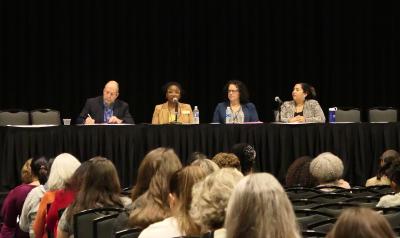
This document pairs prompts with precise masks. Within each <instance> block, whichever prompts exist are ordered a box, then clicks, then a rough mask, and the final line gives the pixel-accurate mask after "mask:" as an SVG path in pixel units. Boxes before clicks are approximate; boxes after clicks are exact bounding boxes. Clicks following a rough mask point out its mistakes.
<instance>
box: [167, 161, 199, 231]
mask: <svg viewBox="0 0 400 238" xmlns="http://www.w3.org/2000/svg"><path fill="white" fill-rule="evenodd" d="M205 176H206V174H205V172H204V171H203V169H202V168H200V167H199V166H187V167H184V168H183V169H180V170H178V171H176V172H175V173H174V174H173V175H172V177H171V180H170V182H169V190H170V193H171V194H173V195H174V197H175V198H176V205H175V206H176V209H174V214H173V216H174V217H176V218H177V220H178V224H179V228H180V230H181V231H182V232H183V233H185V234H186V235H193V234H198V233H199V231H200V228H199V226H197V225H196V224H195V223H194V222H193V220H192V218H191V217H190V216H189V209H190V204H191V202H192V187H193V185H194V184H195V183H197V182H199V181H201V180H202V179H204V178H205Z"/></svg>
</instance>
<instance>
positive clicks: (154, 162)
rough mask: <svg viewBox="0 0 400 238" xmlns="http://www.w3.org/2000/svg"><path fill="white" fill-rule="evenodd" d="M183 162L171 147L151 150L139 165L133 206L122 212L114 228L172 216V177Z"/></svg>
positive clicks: (115, 229) (135, 225) (143, 223)
mask: <svg viewBox="0 0 400 238" xmlns="http://www.w3.org/2000/svg"><path fill="white" fill-rule="evenodd" d="M181 168H182V164H181V162H180V160H179V158H178V156H177V155H176V154H175V152H174V150H173V149H170V148H163V147H160V148H157V149H154V150H152V151H150V152H149V153H148V154H147V155H146V156H145V157H144V159H143V161H142V162H141V164H140V166H139V172H138V177H137V182H136V185H135V187H134V189H133V191H132V195H131V198H132V201H133V203H132V205H130V206H128V207H127V211H126V212H123V213H121V214H120V215H119V216H118V217H117V220H116V222H115V224H114V231H118V230H123V229H126V228H130V227H133V228H142V229H144V228H146V227H147V226H148V225H150V224H152V223H155V222H158V221H161V220H163V219H165V218H167V217H169V216H170V209H169V206H168V194H169V189H168V186H169V184H168V183H169V180H170V178H171V176H172V174H173V173H175V172H176V171H177V170H179V169H181Z"/></svg>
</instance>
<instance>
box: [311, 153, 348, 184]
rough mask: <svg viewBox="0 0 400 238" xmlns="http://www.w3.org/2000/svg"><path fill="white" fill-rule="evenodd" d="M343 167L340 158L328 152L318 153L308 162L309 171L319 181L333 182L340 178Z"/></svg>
mask: <svg viewBox="0 0 400 238" xmlns="http://www.w3.org/2000/svg"><path fill="white" fill-rule="evenodd" d="M343 169H344V168H343V162H342V160H341V159H340V158H339V157H337V156H336V155H334V154H332V153H330V152H325V153H322V154H320V155H318V156H317V157H315V159H313V160H312V161H311V164H310V173H311V174H312V175H313V176H314V177H315V178H316V179H317V180H318V182H319V183H327V182H334V181H336V180H338V179H340V178H342V175H343Z"/></svg>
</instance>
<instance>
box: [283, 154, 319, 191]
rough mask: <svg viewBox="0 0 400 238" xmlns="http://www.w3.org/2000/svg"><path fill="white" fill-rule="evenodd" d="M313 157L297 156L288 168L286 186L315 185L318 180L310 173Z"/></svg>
mask: <svg viewBox="0 0 400 238" xmlns="http://www.w3.org/2000/svg"><path fill="white" fill-rule="evenodd" d="M311 161H312V157H310V156H302V157H300V158H297V159H296V160H295V161H294V162H293V163H292V164H291V165H290V166H289V168H288V172H287V174H286V186H287V187H293V186H302V187H314V186H316V185H317V180H316V179H315V178H314V177H313V176H312V175H311V173H310V164H311Z"/></svg>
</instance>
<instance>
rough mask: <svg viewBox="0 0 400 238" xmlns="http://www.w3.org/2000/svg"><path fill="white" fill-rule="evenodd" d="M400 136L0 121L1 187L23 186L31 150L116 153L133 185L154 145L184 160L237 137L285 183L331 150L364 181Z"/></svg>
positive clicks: (263, 127) (390, 130)
mask: <svg viewBox="0 0 400 238" xmlns="http://www.w3.org/2000/svg"><path fill="white" fill-rule="evenodd" d="M399 136H400V123H388V124H369V123H356V124H303V125H288V124H251V125H250V124H247V125H212V124H202V125H145V124H142V125H115V126H105V125H96V126H57V127H43V128H19V127H0V143H1V144H0V156H1V157H0V166H1V168H0V172H1V176H0V179H1V180H0V182H1V184H0V185H1V186H6V187H13V186H15V185H16V184H18V183H19V174H20V168H21V167H22V165H23V162H24V161H25V160H26V159H27V158H29V157H31V156H34V155H45V156H48V157H54V156H56V155H57V154H59V153H62V152H68V153H71V154H73V155H74V156H76V157H77V158H79V159H80V160H81V161H84V160H87V159H90V158H91V157H93V156H96V155H101V156H104V157H107V158H109V159H111V160H112V161H113V162H114V163H115V165H116V167H117V170H118V172H119V175H120V178H121V183H122V185H123V186H128V185H131V184H132V183H133V182H134V180H135V178H136V172H137V168H138V166H139V164H140V161H141V160H142V159H143V157H144V155H145V154H146V153H147V152H148V151H149V150H151V149H153V148H156V147H159V146H166V147H172V148H174V149H175V151H176V152H177V154H178V155H179V157H180V158H181V160H182V162H183V163H185V162H186V161H187V160H188V157H189V155H190V154H191V153H192V152H194V151H200V152H203V153H205V154H206V155H208V156H210V157H212V156H213V155H214V154H216V153H218V152H222V151H228V150H229V148H230V147H231V146H232V145H233V144H235V143H238V142H247V143H249V144H252V145H254V147H255V149H256V152H257V158H256V169H257V170H259V171H267V172H270V173H272V174H274V175H275V176H277V177H278V178H279V179H280V180H281V181H283V180H284V177H285V174H286V171H287V168H288V166H289V165H290V163H291V162H293V160H294V159H295V158H297V157H299V156H302V155H311V156H316V155H318V154H319V153H321V152H324V151H331V152H333V153H335V154H336V155H338V156H339V157H340V158H342V159H343V161H344V165H345V172H344V177H345V179H347V180H348V181H349V182H350V183H351V185H363V184H364V183H365V180H366V179H367V178H369V177H370V176H372V175H373V174H374V173H375V171H376V169H377V166H378V157H379V155H380V154H381V153H382V152H383V151H384V150H385V149H398V148H399Z"/></svg>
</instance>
